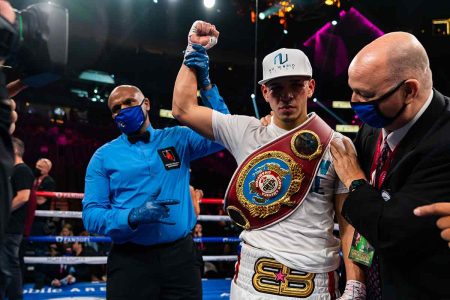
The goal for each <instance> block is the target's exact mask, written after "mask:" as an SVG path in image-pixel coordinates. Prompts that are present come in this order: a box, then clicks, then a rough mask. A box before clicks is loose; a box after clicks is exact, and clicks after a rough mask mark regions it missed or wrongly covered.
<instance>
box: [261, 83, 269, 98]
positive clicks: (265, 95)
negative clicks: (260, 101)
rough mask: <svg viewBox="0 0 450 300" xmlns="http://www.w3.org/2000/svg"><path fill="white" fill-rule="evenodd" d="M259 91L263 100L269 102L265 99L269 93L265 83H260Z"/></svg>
mask: <svg viewBox="0 0 450 300" xmlns="http://www.w3.org/2000/svg"><path fill="white" fill-rule="evenodd" d="M261 93H262V95H263V97H264V100H266V102H267V103H269V100H268V99H267V98H268V95H269V88H268V87H267V86H266V85H265V84H263V85H261Z"/></svg>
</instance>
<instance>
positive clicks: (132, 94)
mask: <svg viewBox="0 0 450 300" xmlns="http://www.w3.org/2000/svg"><path fill="white" fill-rule="evenodd" d="M128 98H130V99H140V100H142V99H144V94H143V93H142V92H141V90H140V89H139V88H138V87H136V86H134V85H119V86H118V87H116V88H114V90H113V91H112V92H111V94H110V95H109V98H108V107H109V108H110V109H111V107H112V106H111V104H112V103H113V102H115V101H117V100H122V99H128Z"/></svg>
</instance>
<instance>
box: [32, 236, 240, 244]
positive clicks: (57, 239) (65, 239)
mask: <svg viewBox="0 0 450 300" xmlns="http://www.w3.org/2000/svg"><path fill="white" fill-rule="evenodd" d="M27 240H28V241H29V242H48V243H75V242H79V243H89V242H92V243H94V242H97V243H109V242H112V240H111V238H110V237H108V236H46V235H42V236H30V237H28V238H27ZM240 241H241V240H240V239H239V238H238V237H214V236H211V237H201V238H198V237H196V238H194V242H196V243H239V242H240Z"/></svg>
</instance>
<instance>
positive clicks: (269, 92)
mask: <svg viewBox="0 0 450 300" xmlns="http://www.w3.org/2000/svg"><path fill="white" fill-rule="evenodd" d="M314 86H315V82H314V80H313V79H309V78H308V77H303V76H292V77H282V78H277V79H274V80H271V81H269V82H267V83H266V84H265V85H263V87H262V92H263V95H264V98H265V99H266V102H268V103H269V104H270V108H271V109H272V111H273V112H274V117H275V122H276V123H277V121H278V122H279V123H281V124H277V125H278V126H282V125H283V124H295V126H296V125H299V124H300V123H301V122H303V121H305V120H306V117H307V106H306V102H307V100H308V97H311V96H312V93H313V92H314ZM282 127H284V126H282Z"/></svg>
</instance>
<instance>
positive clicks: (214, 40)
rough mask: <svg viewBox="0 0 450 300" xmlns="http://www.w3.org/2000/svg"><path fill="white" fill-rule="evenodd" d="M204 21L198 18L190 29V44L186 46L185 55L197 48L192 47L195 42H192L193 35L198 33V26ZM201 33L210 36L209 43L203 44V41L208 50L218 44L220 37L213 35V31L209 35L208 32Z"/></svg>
mask: <svg viewBox="0 0 450 300" xmlns="http://www.w3.org/2000/svg"><path fill="white" fill-rule="evenodd" d="M202 23H204V21H199V20H197V21H195V22H194V24H192V26H191V30H189V34H188V45H187V47H186V51H185V53H184V56H186V55H188V54H189V53H191V52H194V51H195V50H194V49H193V48H192V44H194V43H193V42H192V40H191V37H192V36H193V35H194V34H197V33H198V29H197V26H198V25H200V24H202ZM201 34H202V35H203V36H204V37H208V38H209V39H208V41H207V43H206V45H203V43H202V46H203V47H204V48H205V49H206V50H209V49H211V48H212V47H214V45H216V44H217V41H218V38H217V37H215V36H214V35H212V33H211V32H209V33H208V34H209V36H208V35H207V34H205V33H201ZM205 41H206V39H205Z"/></svg>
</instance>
